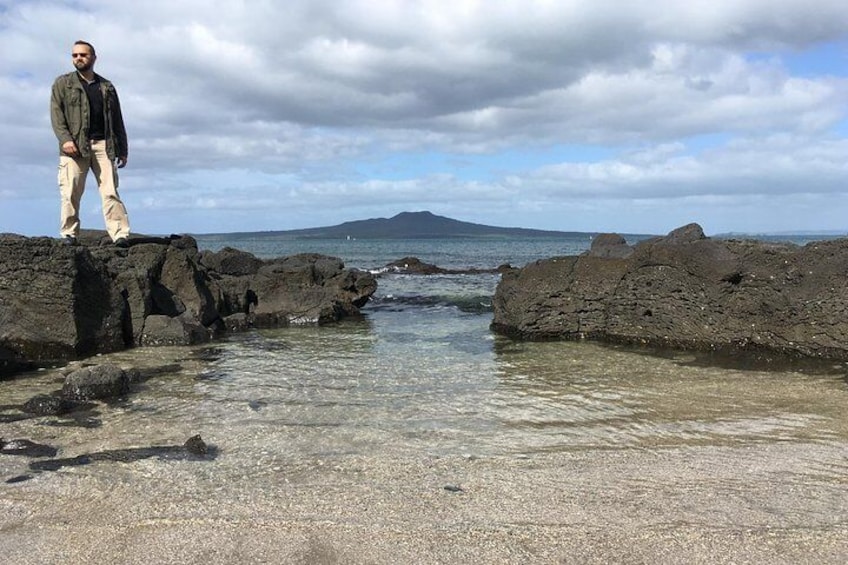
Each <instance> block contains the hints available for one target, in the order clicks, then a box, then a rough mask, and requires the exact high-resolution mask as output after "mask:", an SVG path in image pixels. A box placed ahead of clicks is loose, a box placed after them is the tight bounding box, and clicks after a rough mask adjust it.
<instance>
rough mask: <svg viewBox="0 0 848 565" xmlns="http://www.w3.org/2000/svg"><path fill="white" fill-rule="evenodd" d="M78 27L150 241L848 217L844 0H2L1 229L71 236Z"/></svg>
mask: <svg viewBox="0 0 848 565" xmlns="http://www.w3.org/2000/svg"><path fill="white" fill-rule="evenodd" d="M77 39H84V40H87V41H89V42H90V43H92V44H93V45H94V46H95V48H96V49H97V55H98V58H97V63H96V67H95V71H97V72H98V73H99V74H100V75H102V76H104V77H106V78H108V79H109V80H111V81H112V82H113V83H114V84H115V86H116V88H117V91H118V95H119V97H120V100H121V105H122V108H123V114H124V121H125V123H126V127H127V130H128V133H129V144H130V155H129V163H128V165H127V167H126V168H125V169H122V170H121V176H120V193H121V197H122V198H123V200H124V202H125V204H126V206H127V208H128V210H129V214H130V220H131V224H132V230H133V232H134V233H145V234H170V233H212V232H216V233H218V232H231V231H260V230H288V229H299V228H309V227H322V226H330V225H335V224H339V223H342V222H345V221H353V220H362V219H368V218H381V217H385V218H387V217H391V216H394V215H396V214H398V213H400V212H415V211H423V210H428V211H430V212H433V213H434V214H438V215H442V216H447V217H450V218H454V219H457V220H462V221H468V222H475V223H480V224H487V225H494V226H504V227H525V228H537V229H550V230H561V231H587V232H618V233H650V234H664V233H667V232H669V231H671V230H673V229H675V228H677V227H680V226H682V225H685V224H688V223H690V222H697V223H698V224H700V225H701V226H702V227H703V228H704V231H705V232H706V233H707V234H719V233H727V232H747V233H776V232H802V231H804V232H809V231H813V232H822V231H836V232H848V2H845V0H803V1H795V0H652V1H651V2H633V1H630V0H620V1H611V0H593V1H592V2H586V1H584V0H557V1H552V0H546V1H533V0H515V1H513V0H500V1H495V0H489V1H484V0H449V1H448V0H429V1H423V0H353V1H343V0H302V1H301V0H285V1H276V2H275V1H272V0H255V1H250V2H248V1H242V0H226V1H218V0H202V1H200V0H179V1H176V0H167V1H162V0H144V1H140V0H134V1H132V2H130V1H123V0H76V1H51V0H44V1H38V0H33V1H28V0H14V1H9V0H0V52H2V53H3V55H4V61H3V64H2V66H0V82H2V92H3V95H2V96H3V98H2V104H0V118H2V124H3V127H4V128H5V131H4V133H3V135H2V136H0V154H2V156H3V157H2V158H0V233H2V232H12V233H19V234H23V235H29V236H36V235H48V236H57V235H58V223H59V193H58V185H57V180H56V172H57V165H58V142H57V141H56V138H55V136H54V134H53V131H52V128H51V126H50V117H49V98H50V88H51V85H52V83H53V81H54V79H55V78H56V77H57V76H58V75H60V74H63V73H66V72H70V71H71V70H73V67H72V65H71V58H70V53H71V48H72V45H73V42H74V41H75V40H77ZM82 224H83V227H84V228H95V229H102V228H103V219H102V216H101V215H100V201H99V197H98V195H97V190H96V183H95V182H94V179H93V177H90V178H89V182H88V185H87V190H86V193H85V197H84V198H83V204H82Z"/></svg>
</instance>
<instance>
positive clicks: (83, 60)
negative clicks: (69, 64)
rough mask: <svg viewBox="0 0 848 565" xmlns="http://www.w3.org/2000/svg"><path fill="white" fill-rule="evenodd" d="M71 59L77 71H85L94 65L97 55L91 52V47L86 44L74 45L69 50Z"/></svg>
mask: <svg viewBox="0 0 848 565" xmlns="http://www.w3.org/2000/svg"><path fill="white" fill-rule="evenodd" d="M71 59H72V60H73V63H74V67H75V68H76V69H77V70H78V71H82V72H85V71H90V70H91V69H92V68H93V67H94V61H95V59H97V57H95V56H94V55H92V54H91V48H90V47H89V46H88V45H74V48H73V49H72V50H71Z"/></svg>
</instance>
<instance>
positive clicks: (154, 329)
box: [140, 314, 211, 345]
mask: <svg viewBox="0 0 848 565" xmlns="http://www.w3.org/2000/svg"><path fill="white" fill-rule="evenodd" d="M210 338H211V335H210V332H209V330H208V329H206V328H205V327H203V326H202V325H200V323H198V322H197V320H196V319H195V318H193V317H192V316H186V315H185V314H181V315H179V316H174V317H173V318H171V317H169V316H162V315H155V314H154V315H151V316H148V317H147V318H145V320H144V329H143V330H142V332H141V338H140V345H195V344H198V343H206V342H207V341H209V339H210Z"/></svg>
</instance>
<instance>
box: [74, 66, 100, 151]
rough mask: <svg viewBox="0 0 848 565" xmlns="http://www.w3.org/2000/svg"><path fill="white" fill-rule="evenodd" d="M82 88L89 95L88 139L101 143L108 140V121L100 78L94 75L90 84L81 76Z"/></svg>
mask: <svg viewBox="0 0 848 565" xmlns="http://www.w3.org/2000/svg"><path fill="white" fill-rule="evenodd" d="M79 77H80V82H81V83H82V87H83V88H84V89H85V93H86V94H87V95H88V108H89V116H90V118H89V124H88V139H90V140H91V141H100V140H102V139H106V120H105V119H104V115H105V114H104V112H103V91H102V90H100V77H98V76H97V75H94V81H92V82H91V83H89V82H88V81H87V80H85V79H84V78H83V77H82V75H79Z"/></svg>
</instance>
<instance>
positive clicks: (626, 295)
mask: <svg viewBox="0 0 848 565" xmlns="http://www.w3.org/2000/svg"><path fill="white" fill-rule="evenodd" d="M846 273H848V239H841V240H834V241H823V242H815V243H810V244H808V245H806V246H804V247H799V246H796V245H792V244H771V243H764V242H755V241H736V240H717V239H710V238H707V237H706V236H704V233H703V230H702V229H701V228H700V226H698V225H697V224H690V225H688V226H684V227H682V228H679V229H677V230H674V231H673V232H671V233H670V234H669V235H668V236H666V237H662V238H654V239H650V240H646V241H643V242H640V243H639V244H637V245H635V246H632V247H631V246H627V245H626V243H624V242H623V241H622V239H621V238H620V236H615V235H605V236H599V237H598V238H596V241H595V244H594V245H593V246H592V249H591V250H590V251H588V252H587V253H584V254H583V255H580V256H568V257H556V258H551V259H546V260H543V261H537V262H535V263H532V264H529V265H527V266H525V267H524V268H522V269H516V270H512V271H505V272H504V273H503V276H502V279H501V281H500V283H499V284H498V287H497V290H496V292H495V296H494V300H493V307H494V318H493V321H492V328H493V329H494V330H495V331H497V332H499V333H503V334H506V335H510V336H513V337H516V338H520V339H597V340H602V341H608V342H619V343H631V344H644V345H655V346H662V347H672V348H683V349H697V350H727V351H733V350H760V351H763V350H765V351H773V352H780V353H787V354H791V355H800V356H814V357H823V358H835V359H848V276H846Z"/></svg>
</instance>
